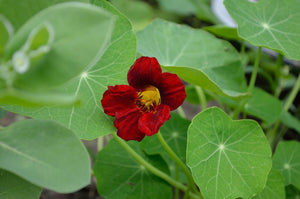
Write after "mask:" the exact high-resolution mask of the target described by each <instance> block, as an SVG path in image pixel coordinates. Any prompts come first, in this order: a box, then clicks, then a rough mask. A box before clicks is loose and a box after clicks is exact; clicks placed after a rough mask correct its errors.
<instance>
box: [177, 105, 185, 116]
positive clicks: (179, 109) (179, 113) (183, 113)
mask: <svg viewBox="0 0 300 199" xmlns="http://www.w3.org/2000/svg"><path fill="white" fill-rule="evenodd" d="M177 113H178V115H180V116H181V117H182V118H186V115H185V112H184V110H183V108H182V106H179V107H178V108H177Z"/></svg>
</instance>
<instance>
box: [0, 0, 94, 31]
mask: <svg viewBox="0 0 300 199" xmlns="http://www.w3.org/2000/svg"><path fill="white" fill-rule="evenodd" d="M67 1H80V2H85V3H89V0H51V1H40V0H26V1H19V0H1V1H0V13H1V14H3V15H4V16H5V17H6V18H8V19H10V20H11V23H12V25H13V27H14V29H15V30H18V29H19V28H20V27H21V26H22V25H23V24H24V23H25V22H26V21H27V20H28V19H29V18H30V17H32V16H33V15H35V14H36V13H38V12H39V11H41V10H43V9H45V8H47V7H50V6H52V5H54V4H57V3H62V2H67ZM20 13H22V14H20Z"/></svg>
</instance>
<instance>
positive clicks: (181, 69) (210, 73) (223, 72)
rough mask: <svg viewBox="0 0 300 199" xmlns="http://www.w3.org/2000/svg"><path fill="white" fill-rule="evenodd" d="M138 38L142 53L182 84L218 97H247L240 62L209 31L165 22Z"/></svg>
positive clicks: (152, 25) (149, 27)
mask: <svg viewBox="0 0 300 199" xmlns="http://www.w3.org/2000/svg"><path fill="white" fill-rule="evenodd" d="M157 30H159V31H157ZM137 38H138V51H139V53H141V54H142V55H145V56H151V57H152V56H153V57H156V58H157V59H158V61H159V63H160V64H161V65H163V67H164V68H165V69H166V70H168V71H171V72H173V73H176V74H177V75H178V76H179V77H181V78H182V79H183V80H185V81H187V82H189V83H192V84H195V85H199V86H201V87H202V88H205V89H208V90H211V91H213V92H215V93H217V94H222V95H227V96H232V97H237V96H241V95H243V94H244V93H243V92H244V91H245V90H244V87H243V85H244V73H243V67H242V65H241V59H240V57H239V54H238V52H237V51H236V50H235V49H234V48H233V47H232V46H231V44H230V43H228V42H226V41H223V40H220V39H217V38H215V37H214V36H213V35H211V34H210V33H207V32H206V31H203V30H196V29H192V28H190V27H187V26H183V25H178V24H175V23H171V22H167V21H162V20H155V21H154V22H153V23H152V24H150V25H149V26H147V27H146V28H145V29H144V30H142V31H140V32H138V34H137Z"/></svg>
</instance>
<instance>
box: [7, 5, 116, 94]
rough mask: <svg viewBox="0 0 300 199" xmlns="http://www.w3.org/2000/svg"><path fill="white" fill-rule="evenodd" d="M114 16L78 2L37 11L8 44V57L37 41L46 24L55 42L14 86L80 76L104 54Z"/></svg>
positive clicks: (59, 81) (36, 86)
mask: <svg viewBox="0 0 300 199" xmlns="http://www.w3.org/2000/svg"><path fill="white" fill-rule="evenodd" d="M114 19H115V18H114V16H113V15H111V14H110V13H109V12H107V11H105V10H103V9H100V8H98V7H96V6H91V5H88V4H83V3H76V2H72V3H61V4H58V5H55V6H52V7H49V8H47V9H45V10H43V11H41V12H39V13H38V14H36V15H35V16H34V17H32V18H31V19H30V20H29V21H27V22H26V23H25V24H24V25H23V26H22V27H21V28H20V29H19V31H18V32H17V33H16V34H15V35H14V37H13V38H12V39H11V40H10V41H9V43H8V44H7V46H6V47H7V48H6V49H5V56H6V59H9V58H11V57H12V56H13V55H16V51H22V52H23V51H24V47H25V46H26V45H27V43H28V42H30V41H31V40H33V42H34V41H35V38H32V39H31V38H30V37H31V35H32V34H34V32H36V31H37V30H38V29H40V28H42V27H43V26H46V27H47V29H48V35H50V37H52V38H53V41H52V42H51V45H49V46H48V48H50V50H49V52H48V53H47V54H46V55H44V57H43V59H42V60H40V61H39V62H38V63H36V65H35V66H32V65H31V66H30V69H29V70H28V71H26V72H25V73H23V74H19V75H17V77H16V81H15V82H14V86H15V87H18V88H22V89H28V90H34V89H39V90H42V89H44V88H49V87H54V86H58V85H61V84H63V83H65V82H67V81H69V80H70V79H72V78H75V77H76V76H78V75H79V74H80V73H82V72H83V70H84V69H85V68H89V67H90V65H91V64H90V63H92V64H93V63H95V61H97V60H98V59H99V58H100V57H101V55H102V52H103V50H104V49H105V48H106V45H107V44H108V42H109V40H110V38H111V33H112V29H113V26H114ZM74 20H75V21H76V23H74ZM36 36H39V35H36ZM44 36H46V35H44ZM24 45H25V46H24ZM25 49H26V47H25ZM30 52H32V51H30ZM28 53H29V52H25V54H26V56H30V54H28ZM30 61H32V60H30Z"/></svg>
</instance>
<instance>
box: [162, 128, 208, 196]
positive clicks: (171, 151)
mask: <svg viewBox="0 0 300 199" xmlns="http://www.w3.org/2000/svg"><path fill="white" fill-rule="evenodd" d="M157 137H158V139H159V141H160V143H161V144H162V145H163V147H164V148H165V150H166V151H167V152H168V154H169V155H170V156H171V158H172V159H173V160H174V161H175V162H176V163H177V164H178V166H180V167H181V168H182V170H183V172H184V173H185V175H186V177H187V179H188V184H189V187H190V188H192V189H193V191H194V192H195V193H197V194H198V195H199V196H200V197H202V196H201V194H200V192H199V191H198V189H197V187H196V185H195V183H194V179H193V177H192V175H191V173H190V171H189V169H188V168H187V167H186V165H185V164H184V163H183V162H182V161H181V160H180V158H179V157H178V156H177V155H176V153H175V152H174V151H173V150H172V149H171V147H170V146H169V145H168V144H167V143H166V141H165V139H164V138H163V136H162V135H161V133H160V132H158V133H157Z"/></svg>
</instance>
